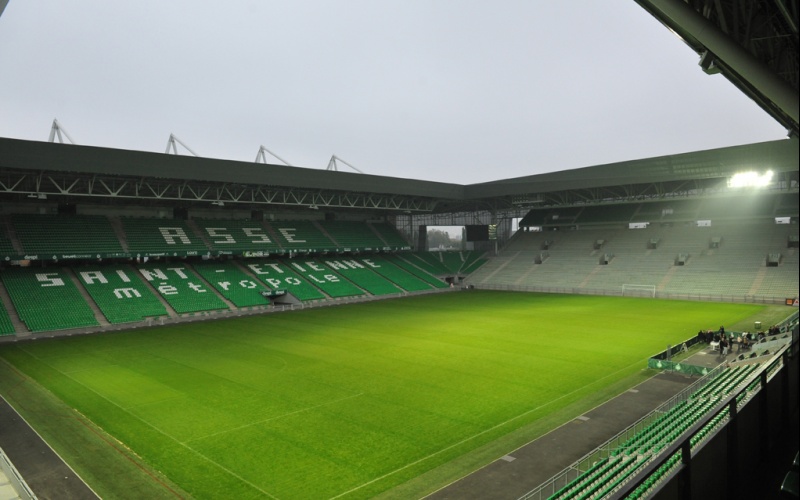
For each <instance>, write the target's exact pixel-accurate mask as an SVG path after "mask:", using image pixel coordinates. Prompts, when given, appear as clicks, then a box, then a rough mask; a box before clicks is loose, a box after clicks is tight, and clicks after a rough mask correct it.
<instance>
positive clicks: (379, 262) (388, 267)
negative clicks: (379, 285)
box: [358, 255, 447, 292]
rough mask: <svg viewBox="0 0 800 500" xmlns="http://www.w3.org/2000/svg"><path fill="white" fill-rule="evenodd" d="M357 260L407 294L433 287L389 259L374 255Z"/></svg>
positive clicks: (444, 286)
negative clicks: (407, 292)
mask: <svg viewBox="0 0 800 500" xmlns="http://www.w3.org/2000/svg"><path fill="white" fill-rule="evenodd" d="M358 260H359V261H360V262H362V263H364V264H366V265H367V266H369V267H370V268H371V269H372V270H373V271H375V272H376V273H378V274H380V275H381V276H383V277H384V278H386V279H388V280H389V281H391V282H392V283H394V284H395V285H397V286H399V287H400V288H402V289H403V290H406V291H409V292H418V291H422V290H431V289H432V288H433V287H434V285H432V284H431V283H429V282H426V281H424V280H422V279H420V278H419V277H418V276H417V275H415V274H414V273H411V272H409V271H408V270H407V269H404V268H401V267H398V266H396V265H395V264H393V263H392V262H391V261H390V260H389V259H387V258H384V257H382V256H378V255H376V256H374V257H369V258H366V257H364V258H360V259H358ZM420 272H421V271H420ZM430 278H431V279H432V280H436V278H434V277H433V276H431V277H430ZM446 287H447V285H444V284H443V286H442V287H441V288H446Z"/></svg>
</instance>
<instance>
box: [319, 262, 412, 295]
mask: <svg viewBox="0 0 800 500" xmlns="http://www.w3.org/2000/svg"><path fill="white" fill-rule="evenodd" d="M321 261H322V263H323V264H325V265H326V266H328V267H329V268H331V269H332V270H334V271H336V272H337V273H339V274H340V275H342V276H344V277H345V278H347V279H348V280H350V281H352V282H353V283H355V284H356V285H358V286H359V287H360V288H363V289H364V290H366V291H368V292H369V293H371V294H372V295H390V294H393V293H401V292H402V291H403V290H402V289H400V288H398V287H397V286H396V285H395V284H393V283H392V282H391V281H389V280H387V279H386V278H384V277H383V276H381V275H380V274H378V273H376V272H375V271H373V270H372V269H371V268H370V266H369V265H367V264H365V263H364V262H361V261H359V260H357V259H347V258H345V259H321Z"/></svg>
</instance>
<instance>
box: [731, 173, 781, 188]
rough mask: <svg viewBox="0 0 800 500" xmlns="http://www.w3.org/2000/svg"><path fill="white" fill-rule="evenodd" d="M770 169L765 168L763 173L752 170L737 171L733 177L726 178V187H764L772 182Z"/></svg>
mask: <svg viewBox="0 0 800 500" xmlns="http://www.w3.org/2000/svg"><path fill="white" fill-rule="evenodd" d="M773 175H774V173H773V172H772V170H767V171H766V172H764V173H763V174H761V173H758V172H756V171H754V170H751V171H749V172H739V173H738V174H735V175H734V176H733V177H731V178H730V179H728V187H730V188H744V187H766V186H768V185H769V184H770V182H772V176H773Z"/></svg>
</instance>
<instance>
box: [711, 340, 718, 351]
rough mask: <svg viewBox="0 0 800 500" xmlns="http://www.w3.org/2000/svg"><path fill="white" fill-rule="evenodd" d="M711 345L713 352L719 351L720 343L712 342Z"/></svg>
mask: <svg viewBox="0 0 800 500" xmlns="http://www.w3.org/2000/svg"><path fill="white" fill-rule="evenodd" d="M709 345H710V346H711V350H712V351H719V342H711V343H710V344H709Z"/></svg>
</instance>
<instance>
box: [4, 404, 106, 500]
mask: <svg viewBox="0 0 800 500" xmlns="http://www.w3.org/2000/svg"><path fill="white" fill-rule="evenodd" d="M0 447H1V448H3V451H4V452H5V454H6V456H8V458H9V459H10V460H11V463H12V464H14V468H16V469H17V471H18V472H19V473H20V475H21V476H22V477H23V479H24V480H25V482H26V483H27V484H28V487H30V489H31V491H33V493H34V494H35V495H36V497H37V498H41V499H47V498H53V499H59V500H96V499H97V498H99V497H98V496H97V495H96V494H95V493H94V492H93V491H92V490H91V489H90V488H89V487H88V486H86V483H84V482H83V480H82V479H81V478H80V477H79V476H78V475H77V474H76V473H75V471H73V470H72V469H71V468H70V467H69V466H68V465H67V464H66V463H64V461H63V460H61V457H59V456H58V454H57V453H56V452H55V451H53V449H52V448H50V446H49V445H48V444H47V443H46V442H45V441H44V440H43V439H42V438H41V437H40V436H39V435H38V434H37V433H36V432H35V431H34V430H33V429H32V428H31V427H30V426H29V425H28V423H27V422H26V421H25V420H24V419H23V418H22V417H21V416H20V415H19V413H17V412H16V410H14V408H12V407H11V405H9V404H8V402H6V400H5V399H4V398H1V397H0Z"/></svg>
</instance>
